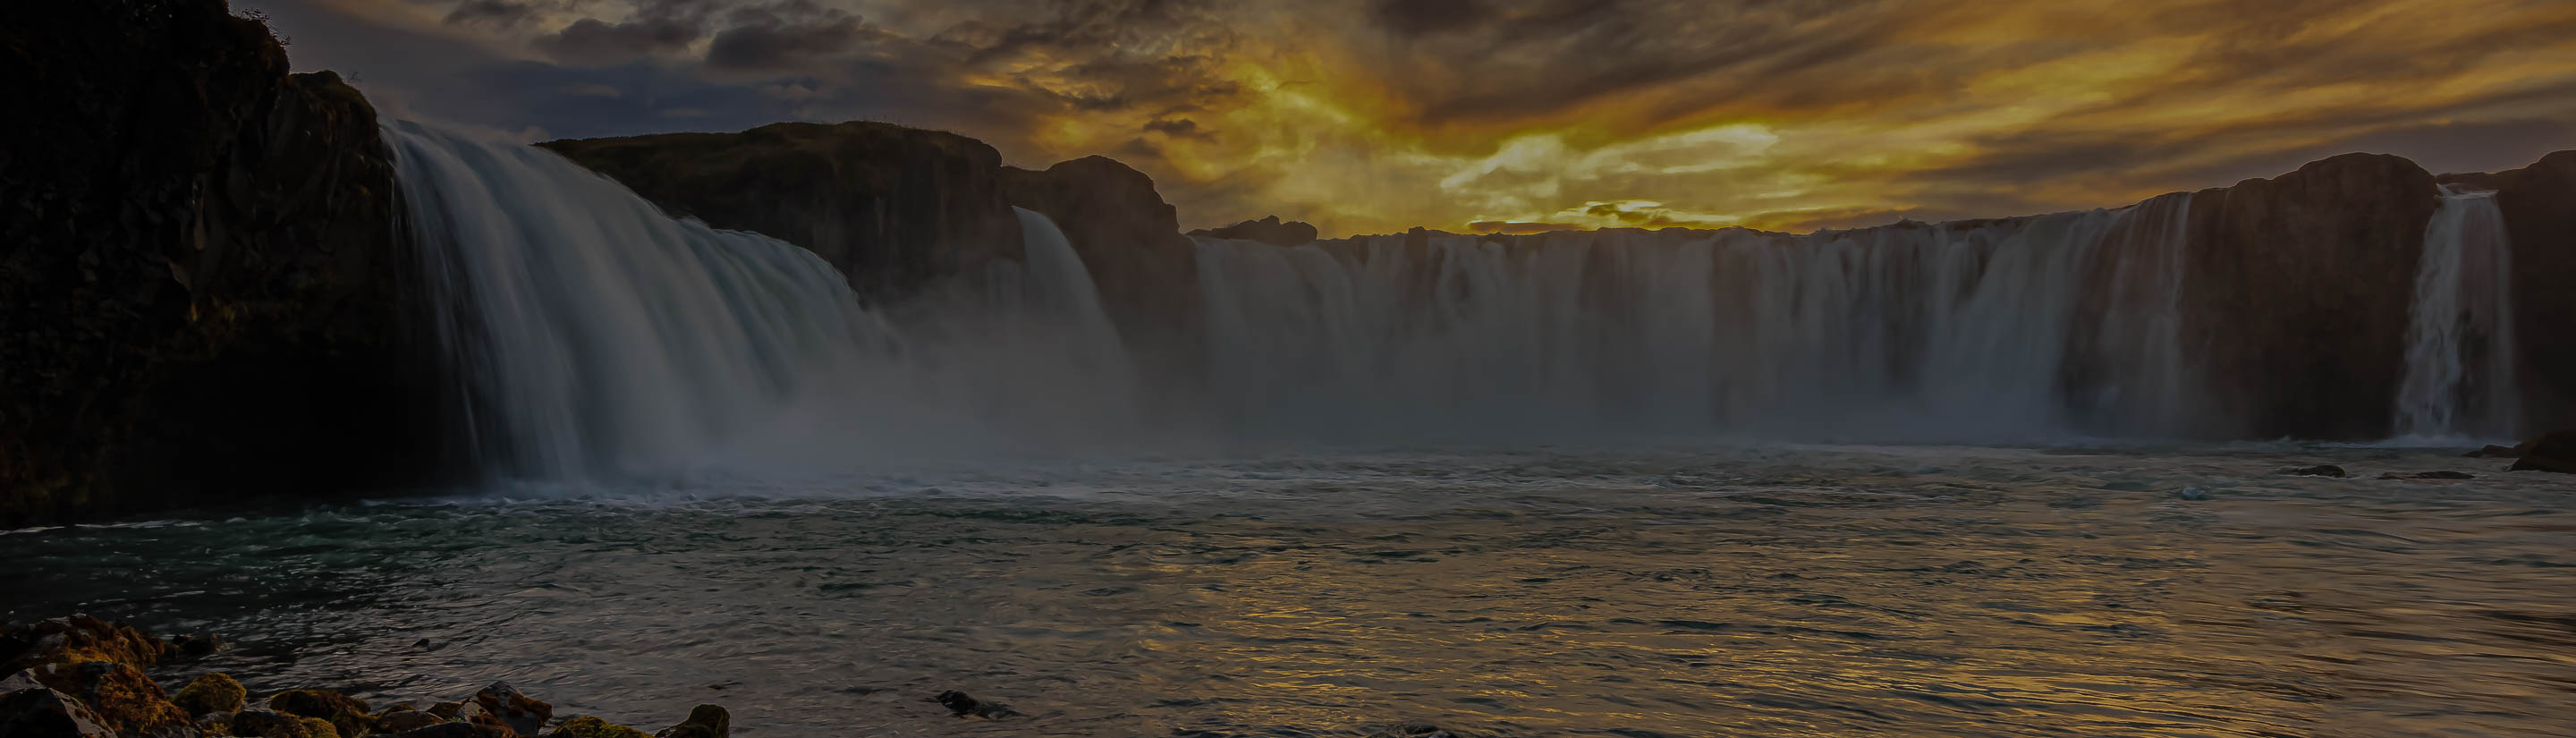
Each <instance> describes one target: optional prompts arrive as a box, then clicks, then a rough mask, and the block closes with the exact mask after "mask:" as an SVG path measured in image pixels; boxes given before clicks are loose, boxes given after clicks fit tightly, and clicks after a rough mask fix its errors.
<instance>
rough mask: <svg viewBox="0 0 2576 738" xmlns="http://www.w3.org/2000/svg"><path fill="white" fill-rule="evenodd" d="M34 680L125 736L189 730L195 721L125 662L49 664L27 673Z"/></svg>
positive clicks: (147, 678) (159, 688)
mask: <svg viewBox="0 0 2576 738" xmlns="http://www.w3.org/2000/svg"><path fill="white" fill-rule="evenodd" d="M30 673H32V674H34V675H35V678H36V681H39V682H42V683H44V685H45V686H47V687H52V688H53V689H54V691H57V692H61V693H63V694H66V695H70V696H71V697H72V698H73V699H77V700H80V702H81V704H83V705H86V706H88V707H89V709H90V712H92V713H95V714H96V715H98V717H99V719H100V720H101V724H104V725H106V726H107V727H108V729H110V730H114V731H116V732H118V733H121V734H125V735H160V734H167V733H176V732H182V731H186V730H189V729H191V728H192V727H193V726H194V723H195V721H194V720H193V719H192V717H191V716H190V715H189V714H188V713H187V711H185V710H181V709H179V706H178V705H173V704H170V696H169V694H167V693H165V692H162V691H161V685H159V684H155V683H153V681H152V679H151V678H150V677H147V676H144V675H143V672H142V671H140V670H137V669H135V668H134V667H132V666H128V665H126V664H121V663H114V662H108V661H83V662H80V663H77V664H51V665H47V666H43V667H38V668H37V669H35V670H33V671H32V672H30Z"/></svg>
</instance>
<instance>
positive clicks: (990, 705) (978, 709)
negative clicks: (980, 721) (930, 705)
mask: <svg viewBox="0 0 2576 738" xmlns="http://www.w3.org/2000/svg"><path fill="white" fill-rule="evenodd" d="M930 701H932V702H937V703H939V705H940V706H941V707H946V708H948V711H949V712H951V713H955V714H956V715H957V716H958V717H969V716H972V717H979V718H984V719H987V720H998V719H1001V718H1006V717H1011V716H1013V715H1018V714H1020V713H1019V712H1018V711H1016V710H1013V709H1011V706H1010V705H1005V704H1002V703H999V702H986V701H983V700H979V699H975V697H974V695H970V694H967V693H964V692H960V691H957V690H954V689H951V690H948V691H946V692H941V693H939V694H937V695H933V696H931V698H930Z"/></svg>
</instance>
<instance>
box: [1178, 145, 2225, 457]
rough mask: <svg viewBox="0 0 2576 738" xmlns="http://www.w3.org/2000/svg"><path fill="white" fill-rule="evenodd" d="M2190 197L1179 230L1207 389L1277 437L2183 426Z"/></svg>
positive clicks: (1959, 433) (1961, 436) (2045, 431)
mask: <svg viewBox="0 0 2576 738" xmlns="http://www.w3.org/2000/svg"><path fill="white" fill-rule="evenodd" d="M2190 198H2191V196H2190V195H2188V194H2177V195H2168V196H2165V197H2162V198H2157V199H2155V200H2151V201H2149V202H2147V203H2143V204H2141V205H2138V206H2135V207H2131V208H2124V209H2121V210H2110V211H2093V212H2084V213H2065V214H2058V215H2049V216H2041V217H2037V218H2028V219H2016V220H2008V221H1991V222H1982V223H1971V224H1945V225H1921V224H1900V225H1898V226H1893V227H1888V228H1877V229H1869V230H1862V231H1848V232H1822V233H1817V234H1813V235H1805V236H1795V235H1786V234H1777V233H1764V232H1757V231H1750V230H1743V229H1728V230H1721V231H1713V232H1711V231H1681V230H1667V231H1656V232H1644V231H1634V230H1620V231H1599V232H1560V233H1551V234H1542V235H1538V236H1528V237H1475V236H1455V235H1434V236H1431V237H1429V238H1427V239H1421V240H1418V241H1415V242H1412V243H1408V239H1407V237H1405V236H1376V237H1362V238H1357V239H1352V240H1348V241H1328V242H1319V243H1317V244H1310V245H1306V246H1300V247H1295V248H1280V247H1276V246H1270V245H1266V244H1261V243H1256V242H1249V241H1228V240H1217V239H1201V240H1199V242H1198V256H1199V259H1198V263H1199V268H1200V273H1199V277H1200V285H1201V289H1202V292H1203V297H1204V300H1205V304H1206V306H1207V323H1208V334H1207V336H1206V340H1207V344H1208V369H1207V371H1208V372H1209V378H1208V385H1209V395H1210V397H1211V398H1212V399H1211V402H1212V403H1214V404H1216V406H1217V407H1216V411H1217V412H1218V414H1219V415H1220V416H1221V417H1222V418H1223V420H1224V421H1225V422H1226V423H1229V424H1230V425H1232V426H1233V427H1235V428H1236V429H1238V430H1242V431H1248V432H1253V433H1278V434H1287V435H1309V434H1316V433H1323V432H1328V431H1335V429H1342V430H1340V431H1339V432H1343V433H1349V432H1352V430H1351V429H1363V430H1362V431H1361V432H1366V431H1375V432H1380V433H1386V434H1390V435H1396V436H1405V435H1412V434H1416V433H1422V432H1431V433H1446V434H1459V433H1470V434H1473V433H1493V434H1507V435H1561V434H1569V433H1578V434H1579V433H1586V432H1637V431H1646V432H1711V431H1715V432H1722V433H1742V434H1754V435H1765V436H1775V437H1801V438H1819V439H1868V440H1901V439H1939V440H1997V441H2009V440H2040V439H2047V438H2058V437H2064V436H2066V435H2069V434H2074V433H2086V432H2098V433H2119V434H2129V435H2157V434H2174V433H2179V432H2182V431H2183V430H2185V428H2184V426H2183V425H2182V423H2183V422H2185V421H2186V420H2187V419H2189V418H2191V417H2192V416H2191V414H2192V413H2194V412H2196V411H2197V409H2198V408H2201V407H2202V406H2203V403H2202V402H2201V401H2200V400H2199V398H2198V395H2199V394H2200V384H2199V382H2198V380H2197V375H2196V372H2195V371H2194V368H2193V366H2192V362H2191V361H2190V358H2189V355H2188V352H2187V351H2186V350H2185V346H2184V342H2183V339H2182V330H2181V327H2180V326H2181V305H2180V304H2179V303H2180V299H2181V298H2180V295H2181V294H2182V291H2181V287H2182V279H2183V269H2182V264H2183V261H2182V259H2183V257H2184V246H2185V243H2186V241H2187V228H2186V227H2185V226H2186V225H2187V224H2188V222H2189V212H2190V210H2189V205H2190ZM2070 374H2079V375H2086V376H2087V379H2086V380H2085V381H2081V382H2070V381H2069V379H2068V377H2069V375H2070Z"/></svg>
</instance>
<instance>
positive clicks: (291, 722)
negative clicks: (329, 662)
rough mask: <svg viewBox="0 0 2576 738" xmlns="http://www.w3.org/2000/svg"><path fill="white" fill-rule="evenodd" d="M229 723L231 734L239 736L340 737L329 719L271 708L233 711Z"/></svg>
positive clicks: (271, 737)
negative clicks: (290, 713) (293, 713)
mask: <svg viewBox="0 0 2576 738" xmlns="http://www.w3.org/2000/svg"><path fill="white" fill-rule="evenodd" d="M230 725H231V731H232V734H233V735H236V736H240V737H241V738H340V733H339V730H338V729H336V728H333V727H331V721H329V720H324V719H321V718H315V717H305V716H302V715H289V714H286V713H282V712H277V711H273V710H243V711H241V712H238V713H234V714H233V718H232V721H231V723H230ZM353 738H354V737H353Z"/></svg>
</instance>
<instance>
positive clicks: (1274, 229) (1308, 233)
mask: <svg viewBox="0 0 2576 738" xmlns="http://www.w3.org/2000/svg"><path fill="white" fill-rule="evenodd" d="M1190 235H1192V236H1205V237H1208V238H1230V239H1237V240H1243V241H1260V242H1262V243H1266V244H1270V245H1272V246H1300V245H1304V244H1308V243H1313V242H1314V240H1315V235H1316V231H1315V224H1313V223H1307V222H1303V221H1295V220H1291V221H1286V222H1282V221H1280V220H1279V216H1276V215H1273V216H1269V217H1265V218H1262V219H1260V220H1247V221H1244V222H1241V223H1236V224H1234V225H1230V226H1224V227H1220V228H1201V229H1198V230H1195V231H1190Z"/></svg>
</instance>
